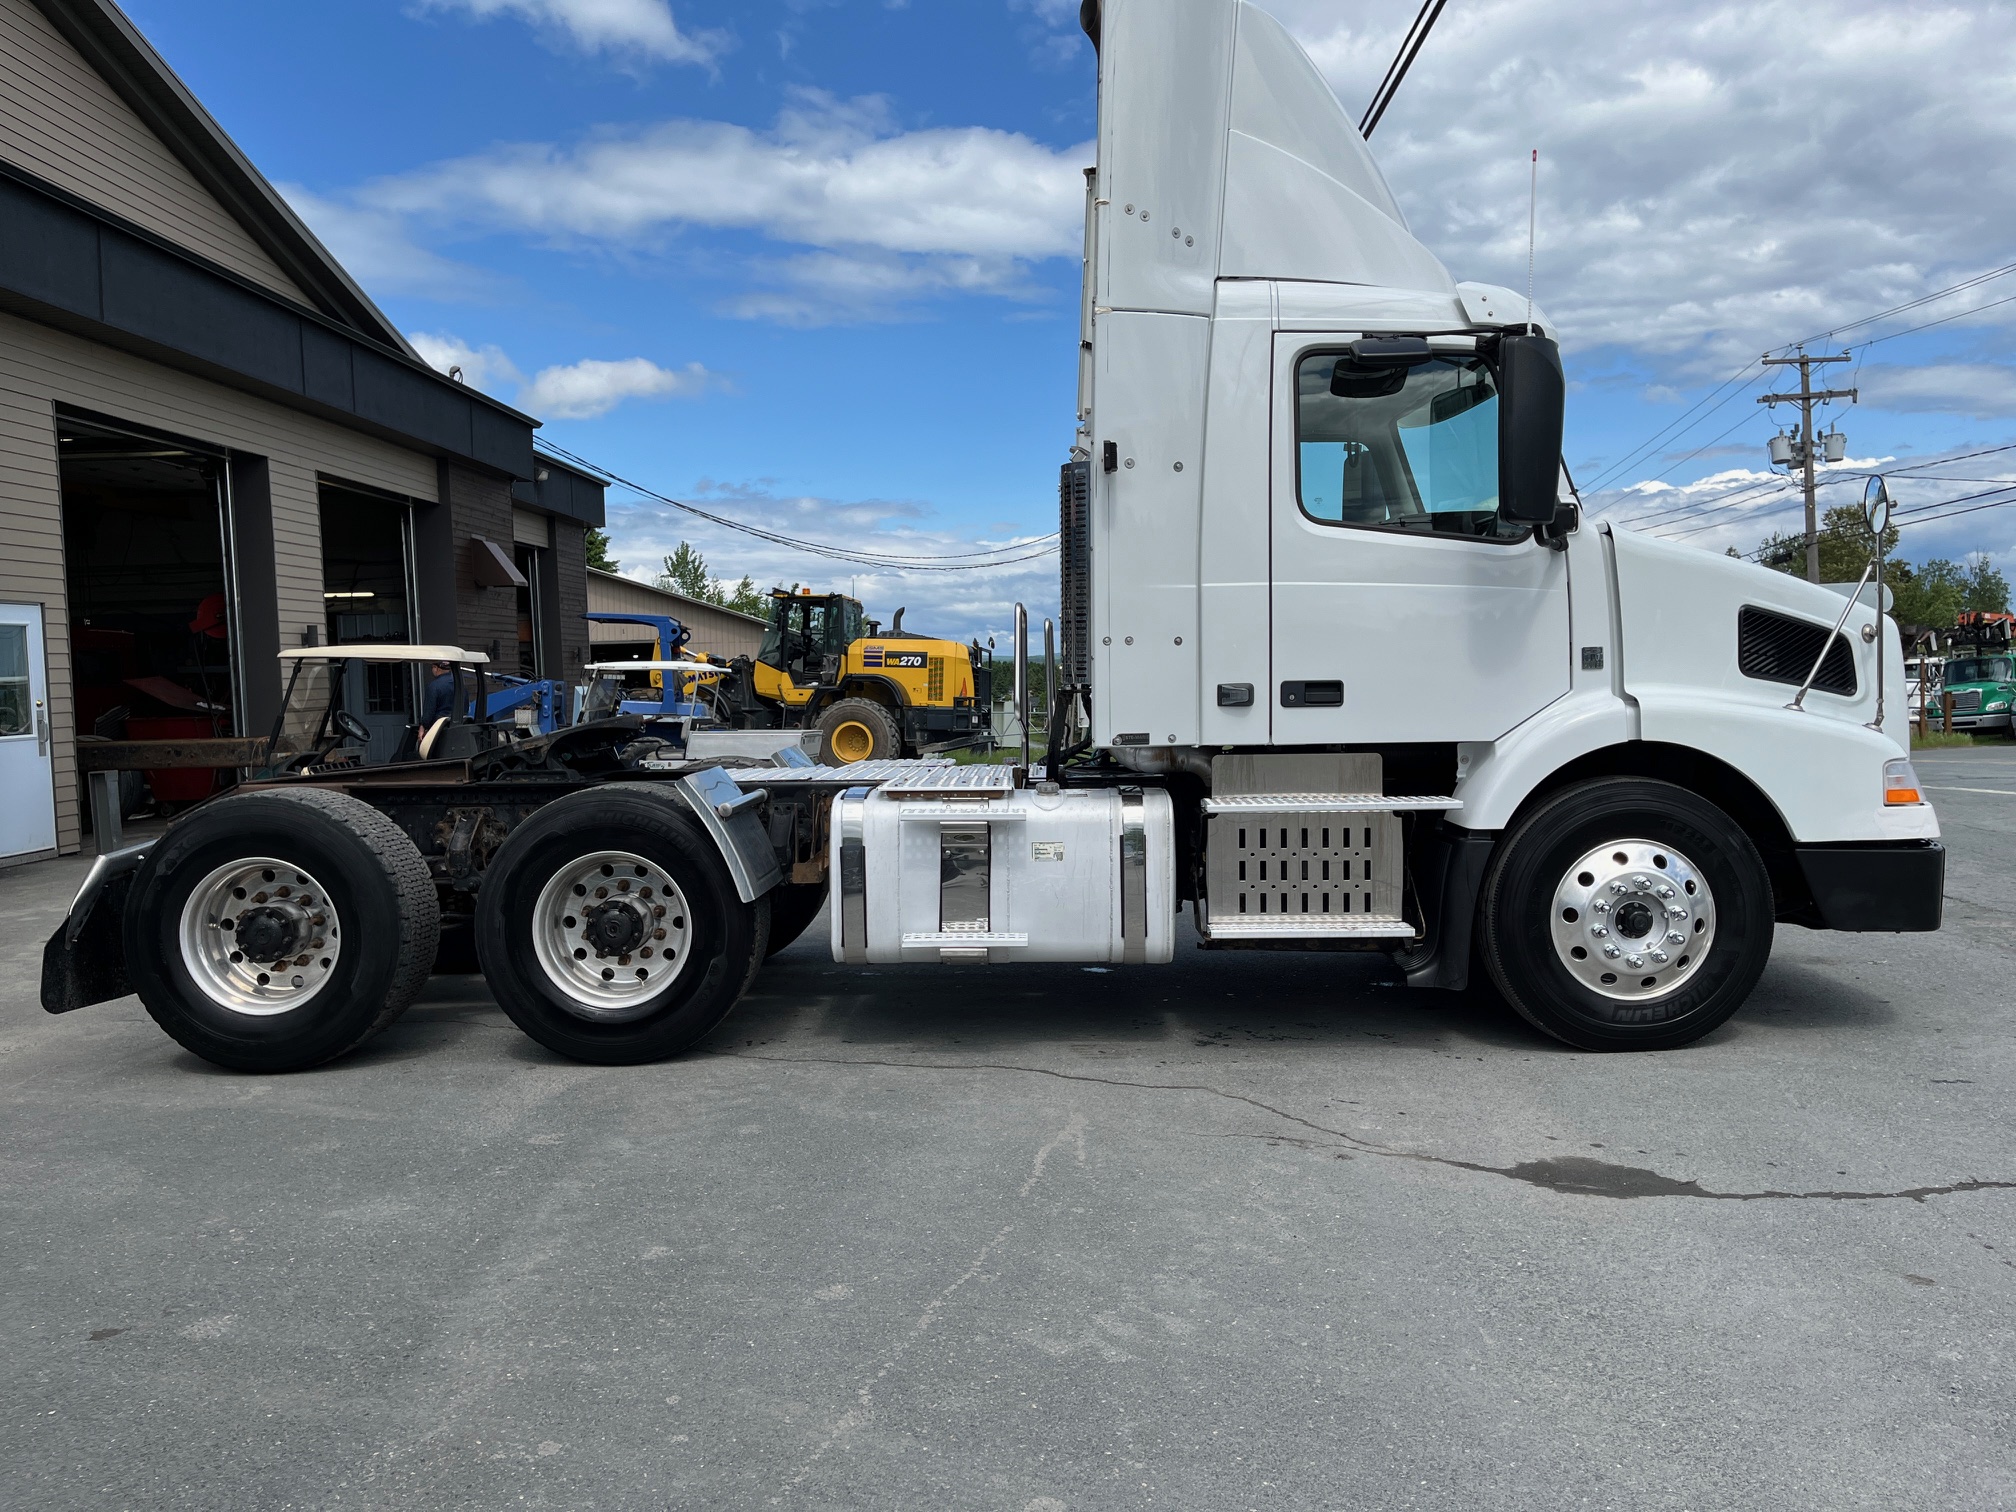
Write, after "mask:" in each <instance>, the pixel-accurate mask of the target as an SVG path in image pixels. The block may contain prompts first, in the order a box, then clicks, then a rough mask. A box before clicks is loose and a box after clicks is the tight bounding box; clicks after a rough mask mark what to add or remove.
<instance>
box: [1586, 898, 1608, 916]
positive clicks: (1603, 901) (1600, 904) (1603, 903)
mask: <svg viewBox="0 0 2016 1512" xmlns="http://www.w3.org/2000/svg"><path fill="white" fill-rule="evenodd" d="M1589 906H1590V908H1591V909H1593V910H1594V911H1595V912H1597V913H1608V912H1610V900H1609V899H1608V898H1598V899H1597V900H1596V901H1595V902H1594V903H1592V904H1590V905H1589Z"/></svg>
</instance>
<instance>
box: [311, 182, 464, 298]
mask: <svg viewBox="0 0 2016 1512" xmlns="http://www.w3.org/2000/svg"><path fill="white" fill-rule="evenodd" d="M277 187H278V188H279V190H280V193H281V194H282V195H283V196H284V197H285V198H286V200H287V203H288V204H289V205H291V206H292V207H293V208H294V213H295V214H296V215H299V216H300V217H301V219H302V220H304V221H306V222H307V223H308V228H309V229H310V230H311V231H313V232H314V233H315V235H316V236H317V237H318V238H319V239H320V240H321V242H322V244H323V245H324V246H325V247H327V248H328V249H329V250H330V252H331V253H333V254H334V255H335V258H336V260H337V261H338V262H339V263H341V264H342V265H343V267H344V268H345V269H346V270H347V271H348V272H349V274H350V276H351V277H352V278H354V279H356V280H357V282H358V283H359V284H360V285H362V286H363V287H364V288H366V289H367V290H372V291H377V292H383V293H394V294H419V295H424V296H426V297H429V298H433V299H469V298H472V297H481V296H483V295H486V294H490V293H494V292H495V291H496V289H497V288H498V287H499V285H500V280H499V279H497V278H496V277H495V275H493V274H491V273H488V272H486V271H485V270H483V269H481V268H472V267H469V266H467V265H466V264H463V263H458V262H454V261H451V260H450V259H448V258H446V257H442V256H441V255H440V254H439V253H435V252H430V251H428V250H427V249H426V248H425V247H423V246H421V245H420V244H419V243H418V242H416V241H414V240H413V237H412V235H411V232H410V231H409V229H408V227H407V223H406V219H405V217H403V216H401V215H397V214H395V213H392V212H390V211H386V210H376V209H372V208H369V207H367V206H359V205H355V204H347V203H344V202H342V201H338V200H332V199H329V198H326V197H325V196H323V195H319V194H315V193H313V192H312V191H310V190H307V189H304V188H302V187H301V186H300V185H299V184H285V183H283V184H280V185H278V186H277Z"/></svg>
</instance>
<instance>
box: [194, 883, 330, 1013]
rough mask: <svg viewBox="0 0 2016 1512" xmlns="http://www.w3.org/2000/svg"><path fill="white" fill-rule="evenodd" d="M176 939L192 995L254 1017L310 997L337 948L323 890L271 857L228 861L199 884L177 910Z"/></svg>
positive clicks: (284, 1009) (319, 986)
mask: <svg viewBox="0 0 2016 1512" xmlns="http://www.w3.org/2000/svg"><path fill="white" fill-rule="evenodd" d="M181 940H182V965H183V968H184V969H185V970H186V971H187V972H188V973H189V976H190V979H191V980H192V981H194V982H195V984H196V988H197V990H198V991H199V992H201V993H202V994H203V995H204V996H205V997H207V998H208V999H209V1000H210V1001H211V1002H213V1003H215V1004H216V1005H217V1006H218V1007H220V1008H226V1009H229V1010H230V1011H231V1012H233V1013H243V1014H248V1015H250V1016H251V1017H253V1018H270V1017H271V1016H272V1015H274V1014H276V1013H287V1012H290V1011H292V1010H293V1009H296V1008H299V1007H300V1006H301V1005H302V1004H303V1003H306V1002H307V1001H308V1000H309V999H310V998H312V997H314V996H315V994H316V993H318V992H320V991H321V990H322V988H323V987H324V986H325V985H327V983H328V981H329V974H330V972H332V971H333V970H334V969H335V967H336V961H337V958H338V956H339V954H340V952H341V951H342V949H343V940H342V936H341V932H340V930H339V928H338V920H337V917H336V909H335V908H334V906H333V905H332V904H331V903H330V901H329V893H328V890H327V889H326V888H324V887H323V886H322V884H321V883H320V882H318V881H316V880H315V878H314V877H313V876H311V875H310V874H309V873H307V872H305V871H303V870H302V869H301V868H300V867H298V866H292V865H289V864H288V863H287V862H285V861H278V860H274V859H273V858H272V857H269V856H252V857H248V858H246V859H244V860H241V861H232V862H228V863H227V864H225V865H223V866H220V867H218V868H217V870H215V871H213V872H212V873H210V875H209V876H207V877H205V878H204V879H203V880H202V881H201V882H199V883H197V884H196V888H195V891H193V892H191V893H190V894H189V901H188V902H186V903H184V904H183V905H182V926H181Z"/></svg>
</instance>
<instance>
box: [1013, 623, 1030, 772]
mask: <svg viewBox="0 0 2016 1512" xmlns="http://www.w3.org/2000/svg"><path fill="white" fill-rule="evenodd" d="M1015 717H1016V719H1018V720H1020V721H1021V724H1022V765H1023V766H1024V767H1025V768H1026V767H1027V766H1028V765H1029V611H1028V609H1027V608H1025V607H1024V606H1023V605H1021V604H1017V605H1016V606H1015Z"/></svg>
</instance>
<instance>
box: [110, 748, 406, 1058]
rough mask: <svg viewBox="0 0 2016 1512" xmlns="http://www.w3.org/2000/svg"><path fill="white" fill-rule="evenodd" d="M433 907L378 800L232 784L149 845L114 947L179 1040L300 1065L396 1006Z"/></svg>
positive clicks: (362, 1033) (353, 1040)
mask: <svg viewBox="0 0 2016 1512" xmlns="http://www.w3.org/2000/svg"><path fill="white" fill-rule="evenodd" d="M440 922H441V915H440V906H439V903H438V902H437V900H436V896H435V892H434V883H433V880H432V878H431V877H430V875H429V874H428V871H427V863H426V862H425V861H423V860H422V859H421V858H420V853H419V851H418V850H417V849H415V848H414V845H413V842H412V841H411V840H410V839H408V838H407V836H406V834H405V832H404V831H403V830H401V829H400V828H399V827H398V826H397V825H395V824H394V823H393V822H392V821H391V820H390V819H388V818H386V817H385V816H384V815H383V814H381V813H379V812H378V810H376V809H374V808H372V807H371V806H370V805H368V804H365V803H361V802H359V801H358V800H357V799H355V798H351V797H349V796H347V795H346V794H342V793H331V792H325V791H323V790H321V789H316V788H298V789H294V790H291V791H280V792H261V793H246V794H242V795H239V796H234V797H230V798H224V799H220V800H218V801H217V802H215V803H212V804H209V805H207V806H206V807H204V808H202V809H201V810H199V811H198V812H196V813H194V814H192V815H190V817H189V818H187V819H185V820H183V821H182V822H181V823H180V824H177V825H176V826H175V827H174V828H172V829H171V830H169V832H168V833H167V835H165V836H164V837H163V838H162V839H161V841H160V842H159V843H158V844H157V845H156V846H155V847H154V849H153V850H152V851H150V852H149V853H148V856H147V860H146V862H145V863H144V864H143V865H142V867H141V868H140V871H139V873H138V875H137V876H136V877H135V878H134V882H133V891H132V894H131V895H130V897H129V898H128V901H127V905H126V917H125V946H126V961H127V968H128V972H129V974H130V976H131V979H132V982H133V988H134V991H136V992H137V993H139V995H140V1000H141V1001H142V1002H143V1003H145V1004H146V1005H147V1011H148V1012H149V1013H150V1014H152V1015H153V1017H154V1021H155V1022H156V1023H158V1024H159V1025H160V1026H161V1027H162V1028H163V1029H165V1030H166V1031H167V1032H168V1033H169V1034H170V1035H171V1036H173V1037H174V1039H175V1040H176V1041H177V1042H178V1043H179V1044H181V1045H182V1046H183V1047H184V1048H186V1049H188V1050H191V1051H193V1052H194V1053H195V1054H197V1055H200V1056H202V1057H203V1058H204V1059H205V1060H207V1061H210V1062H212V1063H214V1064H216V1065H219V1066H224V1067H226V1068H227V1069H229V1070H233V1071H255V1072H278V1071H299V1070H303V1069H305V1068H307V1067H309V1066H315V1065H320V1064H321V1063H322V1062H324V1061H327V1060H332V1059H334V1058H335V1057H336V1056H339V1055H341V1054H343V1053H344V1052H345V1051H346V1050H350V1049H353V1048H354V1047H356V1046H357V1045H359V1044H361V1043H362V1042H363V1041H364V1040H366V1039H368V1038H370V1037H371V1036H372V1035H373V1034H376V1033H377V1032H378V1031H379V1030H381V1029H383V1028H384V1027H385V1026H386V1025H387V1024H390V1023H391V1022H392V1021H393V1020H394V1019H395V1018H397V1017H398V1016H399V1015H400V1014H401V1013H403V1012H404V1011H405V1010H406V1007H407V1005H409V1004H410V1003H411V1002H412V1001H413V999H414V998H415V997H416V996H418V994H419V992H420V989H421V987H422V986H423V985H425V983H426V980H427V973H428V969H429V968H430V967H431V966H432V965H433V962H434V956H435V951H436V947H437V943H438V939H439V933H440Z"/></svg>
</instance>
